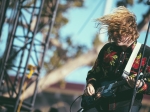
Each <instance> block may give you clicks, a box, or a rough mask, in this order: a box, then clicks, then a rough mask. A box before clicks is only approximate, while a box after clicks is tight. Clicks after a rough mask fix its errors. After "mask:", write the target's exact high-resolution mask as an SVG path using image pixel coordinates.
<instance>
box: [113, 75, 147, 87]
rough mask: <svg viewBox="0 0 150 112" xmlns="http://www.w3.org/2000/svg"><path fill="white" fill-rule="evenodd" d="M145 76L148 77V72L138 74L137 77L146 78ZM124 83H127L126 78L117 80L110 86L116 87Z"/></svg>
mask: <svg viewBox="0 0 150 112" xmlns="http://www.w3.org/2000/svg"><path fill="white" fill-rule="evenodd" d="M147 77H150V73H145V74H144V75H140V77H139V79H142V78H147ZM126 83H127V81H126V80H122V81H118V82H116V83H114V84H113V86H112V88H116V87H118V86H121V85H124V84H126Z"/></svg>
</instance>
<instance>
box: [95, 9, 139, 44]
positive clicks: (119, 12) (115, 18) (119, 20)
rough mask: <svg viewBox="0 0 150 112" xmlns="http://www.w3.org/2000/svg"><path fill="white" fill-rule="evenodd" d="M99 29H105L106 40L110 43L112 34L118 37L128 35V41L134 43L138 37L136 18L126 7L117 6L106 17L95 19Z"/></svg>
mask: <svg viewBox="0 0 150 112" xmlns="http://www.w3.org/2000/svg"><path fill="white" fill-rule="evenodd" d="M96 21H97V22H98V25H100V28H101V29H102V28H104V27H107V30H108V36H109V38H108V40H109V41H111V40H112V39H113V38H114V37H113V32H118V34H120V35H130V40H133V41H135V40H136V39H137V38H138V37H139V33H138V30H137V24H136V16H135V15H134V14H133V13H132V12H130V11H129V10H128V9H127V8H126V7H124V6H119V7H117V8H116V9H114V10H113V11H112V13H110V14H108V15H104V16H103V17H100V18H98V19H96Z"/></svg>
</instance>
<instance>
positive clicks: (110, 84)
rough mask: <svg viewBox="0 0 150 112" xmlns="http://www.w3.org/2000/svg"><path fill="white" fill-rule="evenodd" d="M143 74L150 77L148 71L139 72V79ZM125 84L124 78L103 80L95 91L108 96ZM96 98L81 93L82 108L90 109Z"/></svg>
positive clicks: (144, 76)
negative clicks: (116, 80)
mask: <svg viewBox="0 0 150 112" xmlns="http://www.w3.org/2000/svg"><path fill="white" fill-rule="evenodd" d="M141 76H143V78H148V77H150V73H146V74H140V77H139V79H140V78H141ZM124 84H127V81H126V80H121V81H118V82H115V81H103V82H101V85H102V86H101V87H99V88H98V89H97V91H96V93H98V92H100V94H101V97H100V99H101V98H102V97H109V96H113V95H115V90H116V88H117V87H119V86H121V85H124ZM97 102H98V100H95V97H94V96H85V95H82V101H81V107H82V108H83V109H90V108H93V107H94V106H95V105H96V104H97Z"/></svg>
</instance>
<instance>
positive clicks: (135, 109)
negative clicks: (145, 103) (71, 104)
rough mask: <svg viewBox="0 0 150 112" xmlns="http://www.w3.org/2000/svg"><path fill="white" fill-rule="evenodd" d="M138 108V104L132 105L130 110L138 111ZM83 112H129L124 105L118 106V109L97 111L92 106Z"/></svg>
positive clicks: (132, 111)
mask: <svg viewBox="0 0 150 112" xmlns="http://www.w3.org/2000/svg"><path fill="white" fill-rule="evenodd" d="M140 108H141V106H140V105H138V106H132V109H131V112H139V110H140ZM83 112H129V106H125V107H122V108H119V109H116V110H113V111H106V110H99V111H98V110H97V109H96V108H92V109H89V110H85V111H83Z"/></svg>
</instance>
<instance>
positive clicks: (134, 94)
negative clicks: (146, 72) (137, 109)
mask: <svg viewBox="0 0 150 112" xmlns="http://www.w3.org/2000/svg"><path fill="white" fill-rule="evenodd" d="M147 4H148V5H150V0H148V1H147ZM149 27H150V21H149V24H148V29H147V33H146V37H145V41H144V44H143V52H142V57H141V59H140V65H139V69H138V73H137V77H136V81H135V82H136V83H137V81H138V79H139V77H140V75H139V74H140V69H141V64H142V58H143V54H144V52H145V46H146V42H147V39H148V32H149ZM136 83H135V86H134V89H133V96H132V100H131V103H130V107H129V112H131V110H132V106H133V103H134V100H135V97H136V92H137V90H136Z"/></svg>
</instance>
